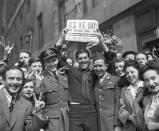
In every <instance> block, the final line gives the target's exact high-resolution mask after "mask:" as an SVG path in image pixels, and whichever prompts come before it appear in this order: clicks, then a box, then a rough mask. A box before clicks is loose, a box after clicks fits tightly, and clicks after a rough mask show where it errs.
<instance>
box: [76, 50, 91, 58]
mask: <svg viewBox="0 0 159 131" xmlns="http://www.w3.org/2000/svg"><path fill="white" fill-rule="evenodd" d="M82 53H87V54H88V57H90V52H89V50H87V49H85V48H82V49H78V50H77V51H76V53H75V57H76V59H78V55H79V54H82Z"/></svg>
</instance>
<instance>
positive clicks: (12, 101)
mask: <svg viewBox="0 0 159 131" xmlns="http://www.w3.org/2000/svg"><path fill="white" fill-rule="evenodd" d="M14 104H15V98H14V97H12V100H11V103H10V106H9V110H10V112H12V111H13V108H14Z"/></svg>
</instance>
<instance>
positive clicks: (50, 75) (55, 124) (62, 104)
mask: <svg viewBox="0 0 159 131" xmlns="http://www.w3.org/2000/svg"><path fill="white" fill-rule="evenodd" d="M58 55H59V54H58V51H57V50H56V49H55V48H49V49H47V50H46V51H43V52H42V53H41V55H40V58H41V59H42V62H43V65H44V68H45V69H44V73H43V74H44V78H43V80H42V85H41V91H42V92H43V94H44V101H45V103H46V111H47V112H48V118H49V123H48V127H47V131H69V124H68V123H69V120H68V80H67V77H66V76H65V74H61V73H59V72H58V70H57V67H58V63H59V58H58Z"/></svg>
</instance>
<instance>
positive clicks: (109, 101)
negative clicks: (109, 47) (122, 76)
mask: <svg viewBox="0 0 159 131" xmlns="http://www.w3.org/2000/svg"><path fill="white" fill-rule="evenodd" d="M93 66H94V67H93V68H94V72H95V74H96V75H97V76H98V81H97V82H96V84H95V100H96V105H97V107H98V108H97V110H98V117H99V128H100V129H99V130H101V131H114V127H115V125H116V120H115V113H116V112H115V105H116V101H117V98H116V97H117V96H118V88H117V86H116V85H117V81H118V77H117V76H114V75H111V74H109V73H108V72H107V71H106V70H107V67H108V64H107V63H106V60H105V57H104V56H103V55H102V54H100V53H96V55H95V56H94V58H93ZM115 131H117V128H115Z"/></svg>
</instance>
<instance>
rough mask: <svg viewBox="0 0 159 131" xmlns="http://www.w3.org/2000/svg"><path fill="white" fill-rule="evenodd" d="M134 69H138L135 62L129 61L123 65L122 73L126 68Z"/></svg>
mask: <svg viewBox="0 0 159 131" xmlns="http://www.w3.org/2000/svg"><path fill="white" fill-rule="evenodd" d="M130 66H131V67H134V68H135V69H137V70H139V67H138V64H137V62H136V61H133V60H129V61H127V62H126V63H125V65H124V71H126V68H127V67H130Z"/></svg>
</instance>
